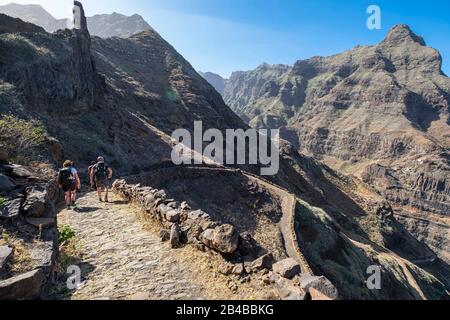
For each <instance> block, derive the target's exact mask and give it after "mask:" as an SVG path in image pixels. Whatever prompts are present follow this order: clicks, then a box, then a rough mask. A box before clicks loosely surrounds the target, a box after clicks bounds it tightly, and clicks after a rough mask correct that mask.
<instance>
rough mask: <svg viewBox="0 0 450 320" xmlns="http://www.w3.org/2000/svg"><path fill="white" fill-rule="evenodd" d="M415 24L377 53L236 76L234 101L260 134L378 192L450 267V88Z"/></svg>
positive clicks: (231, 88)
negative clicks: (274, 132) (264, 131)
mask: <svg viewBox="0 0 450 320" xmlns="http://www.w3.org/2000/svg"><path fill="white" fill-rule="evenodd" d="M441 65H442V58H441V56H440V54H439V52H437V51H436V50H435V49H433V48H429V47H427V46H426V44H425V41H424V39H423V38H422V37H420V36H417V35H416V34H414V33H413V31H412V30H411V29H410V28H409V27H408V26H406V25H397V26H395V27H394V28H392V30H391V31H390V32H389V33H388V35H387V36H386V38H385V39H384V40H383V41H382V42H381V43H379V44H378V45H374V46H358V47H355V48H354V49H352V50H350V51H347V52H344V53H342V54H338V55H334V56H330V57H313V58H311V59H308V60H300V61H298V62H297V63H295V65H293V66H279V65H275V66H271V65H267V64H264V65H262V66H260V67H258V68H257V69H255V70H253V71H249V72H236V73H234V74H233V75H232V76H231V78H230V79H229V80H228V82H227V86H226V88H225V92H224V99H225V101H226V102H227V104H228V105H229V106H230V107H231V108H232V109H233V110H234V111H235V112H236V113H237V114H238V115H240V116H241V118H242V119H244V120H245V121H246V122H248V123H249V124H250V125H251V126H254V127H257V128H280V129H281V131H282V136H283V138H285V139H287V140H288V141H290V142H291V143H293V145H294V146H296V148H297V149H298V150H299V151H301V152H302V153H305V154H308V155H310V156H313V157H314V158H316V159H318V160H320V161H322V162H324V163H326V164H328V165H330V166H331V167H332V168H334V169H336V170H339V171H341V172H343V173H345V174H351V175H355V176H357V177H358V178H360V179H362V180H363V181H365V182H367V183H368V184H370V185H372V186H373V187H374V188H375V189H376V190H377V191H378V192H380V194H382V195H383V196H385V197H386V198H387V199H388V200H389V201H390V202H391V203H392V205H393V206H394V207H395V211H396V214H397V215H398V217H399V219H400V220H401V221H402V222H403V223H404V225H405V226H406V227H407V228H408V230H410V231H411V232H412V233H413V234H414V235H415V236H416V237H417V238H418V239H420V240H421V241H425V242H426V243H427V244H428V245H429V246H430V247H431V248H432V249H433V250H435V252H436V253H437V254H438V255H439V256H440V257H441V258H443V259H444V260H446V261H447V262H448V261H449V259H450V255H449V254H450V253H449V251H448V248H449V246H448V241H449V230H450V229H449V223H448V222H449V221H448V213H449V212H450V210H449V209H450V207H449V204H450V193H449V190H450V189H449V186H450V182H449V181H450V179H449V178H450V177H449V172H450V171H449V169H450V167H449V147H450V136H449V132H450V120H449V119H450V109H449V103H450V80H449V78H448V77H447V76H446V75H445V74H444V73H443V72H442V70H441Z"/></svg>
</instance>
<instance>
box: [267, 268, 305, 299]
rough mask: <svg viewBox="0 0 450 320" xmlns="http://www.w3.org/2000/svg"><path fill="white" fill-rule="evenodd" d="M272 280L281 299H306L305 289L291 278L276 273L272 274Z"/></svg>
mask: <svg viewBox="0 0 450 320" xmlns="http://www.w3.org/2000/svg"><path fill="white" fill-rule="evenodd" d="M270 281H271V282H272V283H273V284H274V287H275V290H276V291H277V294H278V296H279V297H280V299H281V300H306V298H307V294H306V292H305V290H303V289H302V288H300V287H299V286H296V285H295V284H294V283H293V282H292V281H291V280H288V279H286V278H283V277H281V276H279V275H278V274H276V273H271V274H270Z"/></svg>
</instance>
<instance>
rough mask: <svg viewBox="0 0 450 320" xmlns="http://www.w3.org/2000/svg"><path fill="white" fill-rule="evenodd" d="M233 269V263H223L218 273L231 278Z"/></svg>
mask: <svg viewBox="0 0 450 320" xmlns="http://www.w3.org/2000/svg"><path fill="white" fill-rule="evenodd" d="M233 268H234V266H233V265H232V264H231V263H222V264H221V265H219V268H218V271H219V273H221V274H223V275H225V276H229V275H230V274H232V273H233Z"/></svg>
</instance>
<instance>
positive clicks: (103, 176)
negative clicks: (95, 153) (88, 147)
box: [90, 157, 113, 202]
mask: <svg viewBox="0 0 450 320" xmlns="http://www.w3.org/2000/svg"><path fill="white" fill-rule="evenodd" d="M112 175H113V171H112V169H111V168H110V167H109V166H108V165H107V164H106V163H105V158H103V157H98V159H97V164H95V166H94V167H93V168H92V170H91V175H90V178H91V182H94V183H95V186H96V188H97V194H98V199H99V201H100V202H102V201H103V199H102V192H105V202H108V183H109V180H111V178H112Z"/></svg>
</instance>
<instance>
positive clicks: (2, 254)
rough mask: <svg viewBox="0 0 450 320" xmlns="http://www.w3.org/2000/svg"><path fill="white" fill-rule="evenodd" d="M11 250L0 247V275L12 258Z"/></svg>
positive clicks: (6, 247)
mask: <svg viewBox="0 0 450 320" xmlns="http://www.w3.org/2000/svg"><path fill="white" fill-rule="evenodd" d="M12 254H13V249H12V248H10V247H8V246H0V274H2V273H3V271H4V267H5V265H6V263H7V262H8V260H9V259H10V258H11V257H12Z"/></svg>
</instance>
